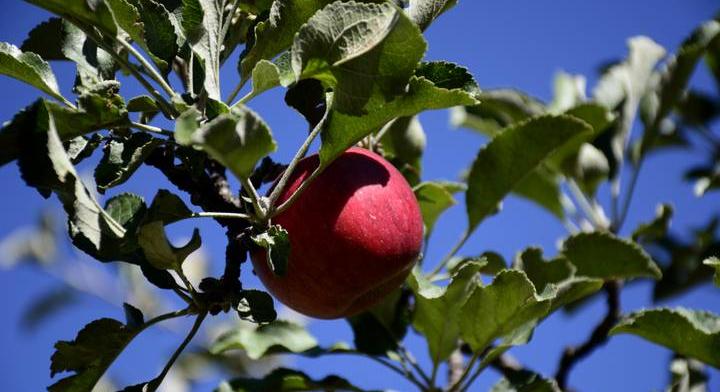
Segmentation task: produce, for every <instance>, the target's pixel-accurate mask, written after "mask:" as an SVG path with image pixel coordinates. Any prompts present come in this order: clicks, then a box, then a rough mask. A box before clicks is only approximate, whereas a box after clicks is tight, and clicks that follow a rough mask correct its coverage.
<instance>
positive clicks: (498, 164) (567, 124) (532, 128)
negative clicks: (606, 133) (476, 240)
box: [465, 116, 592, 230]
mask: <svg viewBox="0 0 720 392" xmlns="http://www.w3.org/2000/svg"><path fill="white" fill-rule="evenodd" d="M591 131H592V129H591V128H590V126H589V125H587V123H585V122H583V121H580V120H577V119H575V118H573V117H569V116H544V117H538V118H534V119H532V120H528V121H526V122H523V123H520V124H518V125H515V126H512V127H510V128H508V129H506V130H504V131H503V132H502V133H501V134H499V135H498V136H496V137H495V138H494V139H492V140H491V141H490V143H488V144H487V145H486V146H485V147H484V148H483V149H482V150H480V152H479V153H478V155H477V158H476V159H475V162H474V163H473V166H472V168H471V170H470V175H469V177H468V190H467V193H466V197H465V199H466V206H467V212H468V219H469V226H470V230H473V229H474V228H475V227H477V225H478V224H480V222H482V220H483V219H485V218H486V217H487V216H488V215H490V214H492V213H493V212H494V211H495V210H496V209H497V208H498V206H499V204H500V202H501V201H502V199H503V198H505V196H506V195H507V194H508V193H510V191H512V189H513V188H515V187H516V186H517V185H518V184H519V183H520V182H521V181H522V180H523V179H524V178H525V177H526V176H527V175H528V174H529V173H530V172H532V171H533V170H535V169H536V168H537V167H538V166H539V165H540V164H542V163H543V162H544V161H545V160H546V159H548V158H549V157H551V156H552V153H553V152H554V151H556V150H557V149H559V148H560V147H562V146H563V145H565V144H566V143H569V142H572V141H573V139H574V138H575V137H583V136H584V135H585V134H587V133H589V132H591ZM519 151H522V152H523V153H522V154H519Z"/></svg>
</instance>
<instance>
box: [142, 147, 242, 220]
mask: <svg viewBox="0 0 720 392" xmlns="http://www.w3.org/2000/svg"><path fill="white" fill-rule="evenodd" d="M175 157H176V149H175V146H172V145H165V146H161V147H158V148H156V149H155V150H154V151H153V153H152V154H151V155H150V156H149V157H148V159H147V160H146V161H145V163H146V164H148V165H150V166H153V167H155V168H157V169H158V170H160V171H161V172H162V173H163V174H164V175H165V177H167V179H168V180H169V181H170V182H171V183H172V184H173V185H175V186H176V187H177V188H178V189H180V190H181V191H183V192H186V193H188V194H189V195H190V201H191V202H192V204H194V205H196V206H198V207H200V208H202V209H203V210H205V211H210V212H232V213H244V212H245V211H244V210H243V209H242V208H241V205H240V201H239V199H238V198H236V197H234V196H233V195H232V192H231V191H230V188H229V185H228V182H227V178H225V175H224V169H222V170H221V169H220V168H219V167H218V165H219V164H217V163H215V162H213V161H207V162H206V165H205V166H206V170H205V171H202V172H201V173H198V171H192V172H191V170H190V169H189V168H188V167H186V166H185V165H183V164H179V165H176V164H175ZM215 220H216V221H217V222H218V223H219V224H220V225H222V226H223V227H234V228H236V230H237V231H242V230H243V229H244V228H245V227H247V226H248V223H247V222H244V221H242V220H239V219H227V218H220V217H218V218H216V219H215Z"/></svg>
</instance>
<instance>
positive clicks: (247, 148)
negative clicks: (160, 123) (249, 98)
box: [178, 106, 277, 178]
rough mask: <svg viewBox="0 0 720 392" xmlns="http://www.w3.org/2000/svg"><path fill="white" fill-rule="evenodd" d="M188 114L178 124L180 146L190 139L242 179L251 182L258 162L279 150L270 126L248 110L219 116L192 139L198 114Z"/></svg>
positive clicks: (242, 109) (239, 107) (238, 107)
mask: <svg viewBox="0 0 720 392" xmlns="http://www.w3.org/2000/svg"><path fill="white" fill-rule="evenodd" d="M187 113H188V112H186V113H185V114H187ZM185 114H184V115H183V116H182V118H181V119H180V121H179V122H178V127H179V128H178V130H179V131H180V132H181V135H182V136H181V137H180V140H179V141H178V142H179V143H181V144H183V143H184V142H185V141H187V140H188V139H190V143H191V144H192V145H194V146H196V147H198V148H201V149H203V150H205V152H207V153H208V155H210V156H211V157H212V158H213V159H215V160H216V161H218V162H220V163H221V164H222V165H223V166H225V167H227V168H228V169H230V170H231V171H232V172H233V174H235V175H236V176H237V177H239V178H249V177H250V175H252V172H253V169H254V168H255V165H256V164H257V162H258V161H259V160H260V159H262V158H263V157H265V156H266V155H268V154H269V153H271V152H273V151H275V149H276V148H277V144H276V143H275V140H274V139H273V137H272V134H271V133H270V128H269V127H268V125H267V124H266V123H265V122H264V121H263V120H262V119H261V118H260V116H258V115H257V114H256V113H255V112H253V111H252V110H250V109H248V108H246V107H245V106H236V107H233V108H232V110H231V112H230V113H227V114H221V115H219V116H218V117H217V118H215V119H214V120H212V121H210V122H209V123H207V124H204V125H203V126H202V127H201V128H200V129H198V130H197V131H195V132H194V133H192V135H191V136H190V137H188V132H190V130H191V129H192V127H193V126H194V125H193V123H192V121H193V117H192V116H193V115H194V114H193V113H192V112H189V114H188V115H187V116H186V115H185Z"/></svg>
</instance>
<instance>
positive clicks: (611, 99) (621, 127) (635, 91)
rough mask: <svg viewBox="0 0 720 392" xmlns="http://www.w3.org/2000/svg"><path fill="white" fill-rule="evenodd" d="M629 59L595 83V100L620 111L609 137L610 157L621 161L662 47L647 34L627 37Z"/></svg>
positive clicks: (619, 162)
mask: <svg viewBox="0 0 720 392" xmlns="http://www.w3.org/2000/svg"><path fill="white" fill-rule="evenodd" d="M628 47H629V55H628V58H627V59H626V60H625V61H623V62H622V63H620V64H617V65H615V66H613V67H611V68H610V69H609V70H608V71H607V72H606V73H605V74H604V75H603V76H602V78H601V79H600V81H599V82H598V83H597V85H596V86H595V89H594V91H593V94H594V96H595V100H596V101H597V102H598V103H600V104H602V105H603V106H605V107H606V108H608V109H609V110H616V109H617V110H619V112H620V113H619V115H620V118H619V120H618V121H619V122H618V124H617V126H616V127H615V129H614V130H613V134H612V135H611V140H610V150H611V152H612V154H613V158H614V159H615V160H616V161H617V162H618V164H621V163H622V162H623V161H624V159H625V146H626V144H627V139H628V137H629V136H630V128H631V126H632V124H633V122H634V120H635V115H636V113H637V109H638V105H639V104H640V100H641V99H642V97H643V96H644V95H645V94H646V92H647V90H648V89H649V88H650V87H651V84H652V83H651V82H652V75H653V70H654V69H655V67H656V65H657V64H658V62H659V61H660V60H661V59H662V58H663V57H664V56H665V49H663V48H662V47H661V46H660V45H658V44H657V43H655V42H654V41H653V40H651V39H650V38H647V37H642V36H640V37H633V38H630V39H629V40H628Z"/></svg>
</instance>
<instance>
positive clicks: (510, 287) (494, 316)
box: [459, 270, 551, 352]
mask: <svg viewBox="0 0 720 392" xmlns="http://www.w3.org/2000/svg"><path fill="white" fill-rule="evenodd" d="M550 304H551V297H550V296H547V297H546V296H538V294H537V293H536V291H535V287H534V286H533V284H532V282H530V280H528V278H527V276H526V275H525V273H524V272H521V271H516V270H506V271H503V272H501V273H499V274H498V275H497V276H496V277H495V280H494V281H493V282H492V284H490V285H489V286H486V287H478V288H476V289H475V291H474V292H473V293H472V295H471V296H470V298H468V300H467V302H465V305H463V307H462V310H461V312H460V319H459V320H460V336H461V337H462V339H463V340H464V341H465V342H466V343H468V344H469V345H470V347H471V348H472V350H473V351H475V352H479V351H482V350H483V349H485V348H486V347H487V346H489V345H490V344H492V343H493V341H494V340H495V339H498V338H501V337H504V336H507V335H511V334H512V333H513V332H514V331H516V330H518V329H519V328H521V327H523V326H525V325H527V324H534V323H535V322H537V320H539V319H541V318H543V317H545V316H546V315H547V313H548V311H549V310H550Z"/></svg>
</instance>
